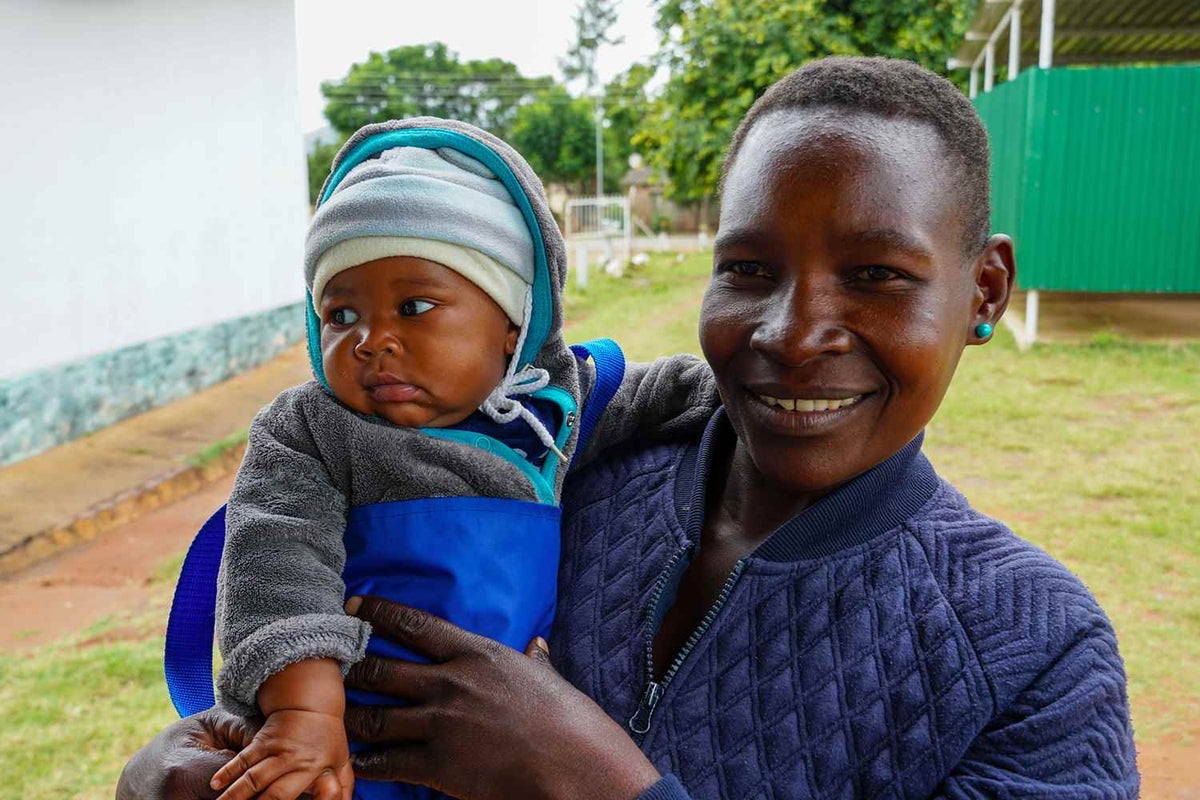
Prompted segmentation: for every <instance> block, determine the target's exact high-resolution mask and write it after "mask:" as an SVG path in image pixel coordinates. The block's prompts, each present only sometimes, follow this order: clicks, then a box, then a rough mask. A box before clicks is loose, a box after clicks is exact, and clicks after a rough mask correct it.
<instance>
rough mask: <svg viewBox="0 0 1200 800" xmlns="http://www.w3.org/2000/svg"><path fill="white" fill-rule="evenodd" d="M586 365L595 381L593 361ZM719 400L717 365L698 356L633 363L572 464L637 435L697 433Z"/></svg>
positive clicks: (659, 436)
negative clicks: (714, 373)
mask: <svg viewBox="0 0 1200 800" xmlns="http://www.w3.org/2000/svg"><path fill="white" fill-rule="evenodd" d="M586 367H587V370H588V371H587V372H586V377H585V381H586V382H587V383H588V384H590V385H594V383H595V372H594V369H593V367H592V365H591V364H590V363H588V364H586ZM589 391H590V390H589ZM720 405H721V399H720V397H719V396H718V395H717V383H716V379H714V378H713V374H712V370H711V369H709V366H708V364H707V363H705V362H704V361H703V360H702V359H700V358H697V357H696V356H690V355H676V356H664V357H663V358H660V359H658V360H657V361H653V362H650V363H636V362H635V363H630V364H628V365H626V367H625V377H624V379H623V380H622V381H621V386H620V388H619V389H617V393H616V395H614V396H613V399H612V401H611V402H610V403H609V404H608V406H607V408H605V410H604V413H603V414H602V415H601V416H600V420H599V422H597V424H596V428H595V430H593V431H592V436H591V439H590V440H589V441H588V442H587V443H586V446H585V450H584V452H583V453H581V454H580V456H579V457H577V458H576V459H575V462H574V464H573V466H582V465H583V464H586V463H587V462H588V461H591V460H592V459H594V458H595V457H596V456H598V455H599V454H600V453H602V452H603V451H604V450H607V449H608V448H610V447H614V446H616V445H619V444H624V443H627V442H631V441H635V440H646V439H672V438H679V437H684V436H698V435H699V434H700V433H701V432H703V430H704V426H705V425H707V424H708V420H709V418H710V417H711V416H712V415H713V412H715V411H716V410H717V408H718V407H719V406H720Z"/></svg>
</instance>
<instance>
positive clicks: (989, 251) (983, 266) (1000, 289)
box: [968, 234, 1017, 344]
mask: <svg viewBox="0 0 1200 800" xmlns="http://www.w3.org/2000/svg"><path fill="white" fill-rule="evenodd" d="M1016 278H1017V260H1016V255H1015V254H1014V252H1013V243H1012V239H1011V238H1009V237H1008V236H1005V235H1004V234H996V235H995V236H991V237H989V238H988V240H987V244H986V245H985V246H984V248H983V252H982V253H980V254H979V256H978V257H977V258H976V259H975V309H974V312H975V313H974V318H973V319H972V322H971V325H972V334H971V337H970V340H969V341H968V344H983V343H984V342H986V341H987V340H988V339H989V338H991V337H990V336H984V337H980V336H978V335H976V334H975V332H974V328H975V326H978V325H979V324H980V323H987V324H988V325H990V326H992V327H993V328H994V327H995V326H996V325H998V324H1000V318H1001V317H1003V316H1004V311H1005V309H1007V308H1008V301H1009V300H1010V299H1011V298H1012V291H1013V283H1014V282H1015V281H1016Z"/></svg>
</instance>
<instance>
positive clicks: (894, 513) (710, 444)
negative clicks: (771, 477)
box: [675, 408, 938, 561]
mask: <svg viewBox="0 0 1200 800" xmlns="http://www.w3.org/2000/svg"><path fill="white" fill-rule="evenodd" d="M924 438H925V435H924V433H920V434H918V435H917V437H916V438H915V439H913V440H912V441H911V442H909V443H908V444H907V445H905V446H904V447H902V448H901V449H900V451H899V452H897V453H896V454H895V455H893V456H891V457H890V458H888V459H887V460H885V461H882V462H880V463H879V464H876V465H875V466H874V467H872V468H871V469H869V470H867V471H866V472H864V473H862V474H861V475H859V476H858V477H856V478H854V479H853V480H851V481H849V482H848V483H846V484H845V485H844V486H842V487H840V488H838V489H835V490H834V491H833V492H830V493H829V494H827V495H825V496H824V497H822V498H821V499H820V500H818V501H817V502H815V503H813V504H812V505H811V506H809V507H808V508H806V509H805V510H804V511H802V512H800V513H799V514H797V515H796V516H794V517H792V518H791V519H790V520H788V521H787V522H785V523H784V524H783V525H781V526H780V527H779V528H778V529H777V530H776V531H775V532H774V533H772V534H771V535H770V536H769V537H768V538H767V540H766V541H765V542H763V543H762V544H761V545H759V546H758V548H757V549H756V550H755V551H754V553H753V554H752V557H755V558H760V559H763V560H766V561H799V560H803V559H811V558H820V557H822V556H827V555H830V554H832V553H835V552H838V551H839V550H844V549H846V548H848V547H853V546H855V545H858V544H862V543H864V542H867V541H869V540H871V539H873V538H875V537H876V536H878V535H880V534H882V533H886V532H888V531H891V530H895V529H896V528H898V527H900V526H901V525H903V524H904V523H905V522H906V521H907V520H908V519H910V518H911V517H912V516H913V515H914V514H915V513H916V512H917V511H918V510H919V509H920V508H921V507H922V506H923V505H925V503H927V502H928V501H929V498H931V497H932V496H933V493H934V491H936V489H937V487H938V477H937V474H936V473H935V472H934V470H933V465H932V464H930V463H929V459H927V458H925V456H924V454H922V453H921V444H922V442H923V441H924ZM735 440H736V436H735V434H734V432H733V428H732V426H731V425H730V424H729V420H728V418H727V417H726V415H725V409H724V408H720V409H718V410H717V412H716V413H715V414H713V416H712V419H710V420H709V423H708V427H707V428H706V429H705V431H704V436H703V437H702V438H701V440H700V442H699V443H697V444H694V445H692V446H691V447H690V448H688V450H687V452H686V453H685V454H684V458H683V461H682V462H681V463H680V466H679V472H678V475H677V478H676V485H675V505H676V511H677V512H678V514H679V518H680V519H681V520H683V521H684V526H685V528H686V530H687V534H688V539H689V540H690V541H692V542H693V543H696V542H699V539H700V530H701V528H702V526H703V524H704V507H705V502H704V499H705V494H706V492H707V489H708V482H709V478H710V476H711V474H712V469H711V466H712V462H713V461H714V460H715V459H720V458H728V457H729V455H730V454H731V453H732V449H733V444H734V442H735Z"/></svg>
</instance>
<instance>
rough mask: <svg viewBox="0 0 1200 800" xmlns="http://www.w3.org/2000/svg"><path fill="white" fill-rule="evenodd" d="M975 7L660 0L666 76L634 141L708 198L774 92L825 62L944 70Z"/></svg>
mask: <svg viewBox="0 0 1200 800" xmlns="http://www.w3.org/2000/svg"><path fill="white" fill-rule="evenodd" d="M977 2H978V0H792V1H791V2H787V3H780V2H778V1H777V0H658V3H657V11H658V18H657V26H658V29H659V33H660V36H661V44H660V48H659V52H658V54H657V56H656V63H657V64H658V65H659V66H661V67H662V68H664V69H666V70H667V71H668V73H669V78H668V80H667V83H666V85H665V86H664V87H663V89H662V91H661V92H660V93H659V94H658V96H657V97H656V98H655V99H654V102H653V104H652V106H651V108H650V110H649V113H647V115H646V117H645V119H644V120H643V123H642V125H641V126H640V127H639V129H638V132H637V134H636V135H635V137H634V144H635V146H636V147H637V148H638V149H639V150H640V151H642V152H643V154H644V155H645V156H646V157H647V159H648V161H649V163H650V164H651V166H654V167H656V168H658V169H659V170H661V171H662V172H663V173H665V174H666V175H667V177H668V179H669V180H668V184H667V187H666V190H667V194H668V195H669V196H670V197H672V198H674V199H676V200H682V201H695V200H700V199H702V198H704V197H708V196H711V195H713V194H714V193H715V191H716V188H717V181H718V177H719V174H720V165H721V161H722V158H723V156H724V151H725V147H726V146H727V144H728V142H729V139H730V137H731V136H732V135H733V130H734V128H736V127H737V123H738V121H739V120H740V119H741V118H742V116H743V115H744V114H745V113H746V111H747V110H749V108H750V106H751V105H752V104H753V103H754V101H755V100H756V99H757V98H758V97H759V95H761V94H762V93H763V92H764V91H765V90H766V89H767V87H768V86H770V85H771V84H772V83H774V82H775V81H777V80H779V79H780V78H782V77H783V76H784V75H786V74H787V73H789V72H791V71H792V70H793V69H795V68H796V67H798V66H800V65H801V64H803V63H805V62H806V61H810V60H812V59H814V58H820V57H822V56H827V55H885V56H892V57H897V58H908V59H911V60H914V61H917V62H918V63H921V64H923V65H924V66H926V67H928V68H930V69H932V70H934V71H937V72H944V70H945V63H946V58H947V57H948V56H949V55H950V53H951V51H952V50H953V48H954V47H955V46H956V45H957V43H958V41H959V39H960V38H961V36H962V34H963V32H964V31H965V30H966V27H967V24H968V22H969V13H970V12H971V11H972V10H973V8H974V5H975V3H977Z"/></svg>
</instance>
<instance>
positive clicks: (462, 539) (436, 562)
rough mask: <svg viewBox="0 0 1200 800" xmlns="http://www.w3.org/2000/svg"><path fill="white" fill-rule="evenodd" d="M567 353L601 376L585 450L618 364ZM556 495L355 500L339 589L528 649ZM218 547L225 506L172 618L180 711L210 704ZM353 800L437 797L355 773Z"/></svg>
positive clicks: (551, 559)
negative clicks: (543, 498) (545, 498)
mask: <svg viewBox="0 0 1200 800" xmlns="http://www.w3.org/2000/svg"><path fill="white" fill-rule="evenodd" d="M571 349H572V351H574V352H575V354H576V355H577V356H578V357H580V358H584V359H586V358H589V357H590V358H591V359H592V360H593V362H594V363H595V366H596V383H595V386H594V388H593V389H592V394H591V397H590V398H589V400H588V402H587V404H586V405H585V407H584V412H583V414H582V416H581V417H580V419H579V426H580V430H579V440H578V444H577V446H576V452H582V450H583V448H584V446H585V445H586V443H587V440H588V437H589V436H590V435H591V432H592V430H593V428H594V427H595V425H596V422H597V421H598V420H599V418H600V416H601V414H603V412H604V409H605V407H606V406H607V405H608V402H609V401H610V400H611V399H612V397H613V395H614V394H615V393H616V390H617V388H618V387H619V386H620V384H621V379H622V377H623V375H624V371H625V361H624V356H623V355H622V353H621V350H620V348H619V347H618V346H617V345H616V343H615V342H612V341H611V340H607V339H599V340H595V341H592V342H588V343H586V344H583V345H575V346H573V347H572V348H571ZM565 424H566V425H567V426H570V425H573V424H574V420H573V419H572V418H571V417H570V416H568V418H567V421H566V423H565ZM568 432H569V431H568ZM446 433H447V434H454V433H457V432H456V431H454V430H453V429H447V430H446ZM468 435H469V437H470V438H471V439H472V440H473V443H474V444H476V445H479V446H484V447H490V448H504V449H507V446H506V445H504V444H503V443H502V442H499V441H497V440H495V439H491V438H490V437H485V436H482V435H481V434H477V433H470V434H468ZM552 501H553V498H552V497H551V500H550V502H540V503H533V502H528V501H524V500H511V499H504V498H492V497H438V498H422V499H418V500H403V501H398V502H390V503H375V504H372V505H367V506H359V507H357V508H354V509H352V510H351V512H350V514H349V519H348V521H347V526H346V533H345V543H346V568H345V571H344V572H343V579H344V580H345V583H346V595H347V597H349V596H351V595H375V596H379V597H386V598H388V599H390V600H394V601H397V602H401V603H405V604H407V605H411V606H416V607H418V608H422V609H424V610H426V611H429V612H430V613H433V614H436V615H438V616H440V617H443V618H445V619H448V620H450V621H451V622H453V623H455V624H456V625H459V626H461V627H463V628H466V629H467V630H470V631H473V632H475V633H478V634H481V635H483V636H487V637H489V638H492V639H495V640H497V641H500V642H503V643H504V644H506V645H508V646H510V647H513V648H515V649H518V650H521V649H524V647H525V646H526V644H528V643H529V641H530V640H531V639H532V638H533V637H534V636H542V637H548V636H549V633H550V624H551V622H553V619H554V611H555V602H556V595H557V578H558V556H559V517H560V513H561V512H560V509H559V507H558V506H557V505H555V504H554V503H553V502H552ZM224 543H225V507H224V506H222V507H221V508H220V509H219V510H218V511H217V512H216V513H215V514H213V515H212V517H211V518H209V520H208V521H207V522H206V523H204V527H202V528H201V529H200V532H199V533H197V534H196V538H195V539H194V540H193V541H192V544H191V546H190V547H189V548H188V552H187V556H186V557H185V559H184V562H183V570H182V572H181V574H180V576H179V583H178V584H177V586H176V588H175V599H174V602H173V603H172V605H171V614H170V619H169V621H168V623H167V642H166V652H165V658H164V665H165V669H166V677H167V689H168V691H169V692H170V694H171V701H172V702H173V703H174V704H175V708H176V710H177V711H178V712H179V714H180V716H189V715H191V714H195V713H198V712H200V711H203V710H205V709H207V708H211V707H212V706H213V705H214V704H215V702H216V699H215V694H214V691H213V658H212V656H213V634H214V628H215V621H216V615H215V611H216V600H217V572H218V570H219V568H220V565H221V551H222V549H223V548H224ZM367 651H368V652H369V653H372V654H375V655H380V656H386V657H389V658H407V659H410V660H418V661H424V660H425V659H423V658H421V657H419V656H416V655H415V654H413V653H411V652H409V651H407V650H406V649H404V648H402V647H400V646H398V645H395V644H393V643H391V642H389V641H387V640H385V639H382V638H379V637H372V638H371V640H370V643H369V645H368V648H367ZM349 698H350V701H351V702H357V703H377V702H390V701H389V700H387V699H385V698H379V697H374V696H370V695H368V694H366V693H362V692H350V693H349ZM354 796H355V797H356V798H359V800H384V798H387V799H388V800H397V799H398V798H433V797H438V796H440V795H437V794H435V793H434V792H432V791H430V790H428V789H425V788H423V787H417V786H406V785H402V784H394V783H378V782H374V781H361V780H360V781H358V782H357V783H356V786H355V792H354Z"/></svg>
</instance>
